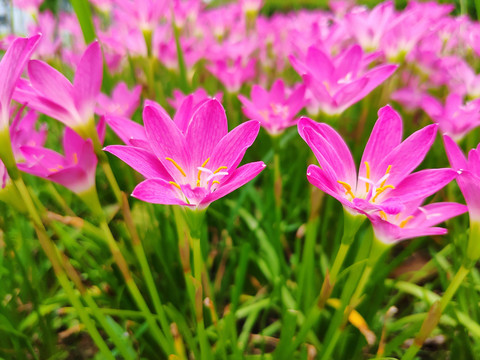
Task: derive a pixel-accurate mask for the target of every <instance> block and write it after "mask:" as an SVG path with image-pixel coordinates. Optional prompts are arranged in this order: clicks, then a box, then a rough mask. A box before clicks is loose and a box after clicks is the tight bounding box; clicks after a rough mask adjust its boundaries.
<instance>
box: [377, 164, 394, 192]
mask: <svg viewBox="0 0 480 360" xmlns="http://www.w3.org/2000/svg"><path fill="white" fill-rule="evenodd" d="M390 170H392V165H388V167H387V171H385V175H387V174H389V173H390ZM386 182H387V179H385V180H383V181H382V183H381V184H380V187H381V188H382V187H383V186H384V185H385V183H386Z"/></svg>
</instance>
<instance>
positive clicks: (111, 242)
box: [79, 187, 174, 354]
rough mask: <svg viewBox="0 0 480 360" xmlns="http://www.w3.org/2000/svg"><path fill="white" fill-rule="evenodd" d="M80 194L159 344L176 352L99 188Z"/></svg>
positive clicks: (165, 349) (169, 352)
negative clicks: (147, 298)
mask: <svg viewBox="0 0 480 360" xmlns="http://www.w3.org/2000/svg"><path fill="white" fill-rule="evenodd" d="M79 196H80V197H81V198H82V200H83V201H84V202H85V204H86V205H87V206H89V207H90V209H91V210H92V212H93V213H94V214H95V215H96V216H97V217H98V218H99V219H100V228H101V229H102V230H103V232H104V234H105V239H106V242H107V245H108V247H109V249H110V252H111V254H112V256H113V259H114V261H115V263H116V264H117V266H118V268H119V270H120V272H121V273H122V276H123V278H124V280H125V284H126V285H127V288H128V290H129V292H130V294H131V295H132V297H133V299H134V301H135V303H136V304H137V306H138V308H139V309H140V311H142V312H144V313H145V319H146V320H147V323H148V325H149V327H150V329H151V331H152V334H153V335H154V337H155V339H156V340H157V342H158V344H159V345H160V346H161V347H162V349H163V350H164V351H165V352H166V353H167V354H171V353H174V350H173V346H172V344H170V343H169V342H168V340H167V339H166V338H165V335H164V334H163V333H162V331H161V330H160V329H159V327H158V326H157V323H156V321H155V319H154V317H153V316H152V314H151V312H150V309H149V308H148V305H147V303H146V302H145V299H144V298H143V296H142V294H141V292H140V290H139V289H138V287H137V284H135V281H134V280H133V277H132V275H131V273H130V270H129V268H128V264H127V261H126V260H125V258H124V257H123V254H122V252H121V250H120V248H119V246H118V244H117V242H116V241H115V238H114V237H113V234H112V232H111V230H110V227H109V226H108V223H107V220H106V218H105V215H104V213H103V210H102V207H101V205H100V201H99V199H98V193H97V190H96V189H95V187H92V188H91V189H90V190H88V191H86V192H84V193H82V194H79Z"/></svg>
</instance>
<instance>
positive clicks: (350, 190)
mask: <svg viewBox="0 0 480 360" xmlns="http://www.w3.org/2000/svg"><path fill="white" fill-rule="evenodd" d="M337 182H338V183H339V184H340V185H342V186H343V187H344V188H345V190H346V191H345V194H349V195H350V196H351V197H352V198H354V199H355V195H354V194H353V192H352V187H351V186H350V185H349V184H347V183H346V182H344V181H340V180H337Z"/></svg>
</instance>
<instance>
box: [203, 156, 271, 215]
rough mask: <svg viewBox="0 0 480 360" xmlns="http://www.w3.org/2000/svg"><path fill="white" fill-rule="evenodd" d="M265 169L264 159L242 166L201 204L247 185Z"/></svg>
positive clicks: (208, 202)
mask: <svg viewBox="0 0 480 360" xmlns="http://www.w3.org/2000/svg"><path fill="white" fill-rule="evenodd" d="M263 169H265V164H264V163H263V162H262V161H258V162H253V163H248V164H245V165H243V166H240V167H239V168H238V169H236V170H235V171H234V172H233V173H232V175H231V176H229V178H228V181H226V182H225V183H223V184H221V185H220V186H219V187H218V189H217V190H215V191H213V192H212V193H210V194H209V195H207V196H206V197H205V199H203V200H202V202H201V203H200V204H201V205H203V206H206V205H208V204H210V203H211V202H213V201H215V200H217V199H219V198H221V197H223V196H225V195H227V194H230V193H231V192H232V191H234V190H236V189H238V188H239V187H241V186H243V185H245V184H246V183H247V182H249V181H250V180H252V179H253V178H254V177H255V176H257V175H258V174H259V173H260V172H261V171H262V170H263Z"/></svg>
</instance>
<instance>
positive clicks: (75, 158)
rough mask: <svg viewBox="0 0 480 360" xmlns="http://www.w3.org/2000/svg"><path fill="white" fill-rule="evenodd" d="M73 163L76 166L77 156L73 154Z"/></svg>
mask: <svg viewBox="0 0 480 360" xmlns="http://www.w3.org/2000/svg"><path fill="white" fill-rule="evenodd" d="M73 163H74V164H75V165H77V164H78V156H77V153H73Z"/></svg>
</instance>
